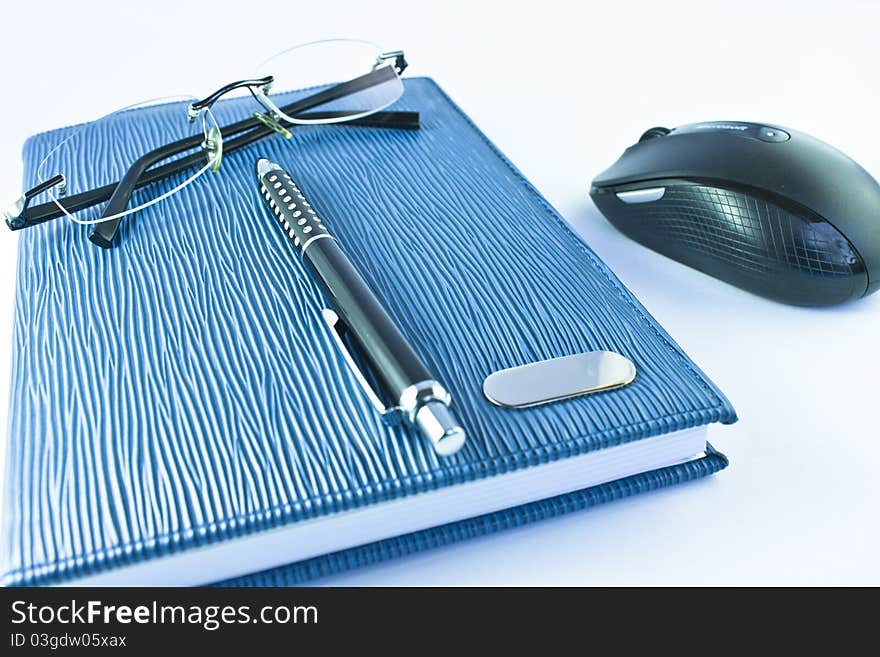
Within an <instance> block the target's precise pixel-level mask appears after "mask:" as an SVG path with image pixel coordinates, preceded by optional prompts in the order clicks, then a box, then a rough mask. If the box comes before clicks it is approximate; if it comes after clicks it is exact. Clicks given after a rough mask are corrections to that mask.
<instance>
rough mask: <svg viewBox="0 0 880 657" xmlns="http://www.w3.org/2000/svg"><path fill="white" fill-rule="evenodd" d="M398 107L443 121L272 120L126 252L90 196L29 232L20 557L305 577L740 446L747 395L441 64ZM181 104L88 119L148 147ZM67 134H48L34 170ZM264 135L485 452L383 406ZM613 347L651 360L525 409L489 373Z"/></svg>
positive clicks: (565, 504)
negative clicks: (340, 323)
mask: <svg viewBox="0 0 880 657" xmlns="http://www.w3.org/2000/svg"><path fill="white" fill-rule="evenodd" d="M296 95H297V94H296V93H292V94H289V96H290V98H291V99H292V98H294V97H295V96H296ZM242 102H247V101H246V100H245V101H238V100H234V101H229V102H226V103H221V105H220V106H219V107H218V109H217V112H216V113H217V116H218V120H219V122H220V124H221V125H223V124H225V123H228V122H230V121H231V120H233V119H237V118H241V117H242V116H245V115H246V114H247V111H246V109H245V106H244V105H242ZM395 109H406V110H416V111H418V112H420V113H421V120H422V127H421V129H420V130H418V131H396V130H388V129H376V128H360V127H340V126H309V127H299V128H296V130H294V131H293V132H294V134H293V137H292V138H291V139H290V140H285V139H283V138H282V137H281V136H275V137H272V138H268V139H266V140H263V141H262V142H260V143H257V144H255V145H252V146H250V147H248V148H246V149H244V150H242V151H239V152H236V153H234V154H231V155H229V156H228V157H226V158H225V159H224V162H223V166H222V170H221V172H220V173H217V174H205V175H204V176H202V177H201V178H200V179H199V180H198V181H196V182H195V183H193V184H192V185H190V186H189V187H187V188H186V189H184V190H183V191H182V192H181V193H179V194H177V195H175V196H173V197H172V198H170V199H168V200H166V201H163V202H161V203H159V204H157V205H155V206H152V207H150V208H148V209H146V210H144V211H142V212H140V213H138V214H137V215H136V216H135V217H134V218H130V219H126V220H125V221H124V222H123V224H122V228H121V231H120V238H121V239H120V243H119V245H118V246H117V247H115V248H114V249H111V250H102V249H99V248H97V247H95V246H94V245H92V244H91V243H90V242H89V241H88V239H87V238H86V234H87V227H83V226H77V225H74V224H72V223H71V222H69V221H66V220H64V219H59V220H56V221H52V222H49V223H47V224H45V225H43V226H40V227H37V228H32V229H28V230H26V231H24V232H23V233H22V235H21V239H20V243H19V256H18V275H17V294H16V308H15V326H14V344H13V368H12V382H11V399H10V411H9V437H8V441H9V442H8V451H7V455H8V456H7V461H8V467H7V469H6V479H5V494H4V502H5V504H4V509H3V519H2V522H3V531H2V534H0V550H2V552H0V558H2V566H0V572H2V573H3V582H5V583H6V584H7V585H28V584H54V583H88V584H98V583H109V584H161V583H167V584H208V583H218V582H222V583H225V584H228V585H232V584H241V585H256V584H295V583H300V582H306V581H310V580H312V579H314V578H316V577H319V576H321V575H324V574H327V573H333V572H338V571H340V570H343V569H348V568H353V567H356V566H362V565H365V564H369V563H373V562H377V561H381V560H384V559H389V558H393V557H400V556H403V555H406V554H409V553H412V552H416V551H420V550H424V549H427V548H430V547H433V546H436V545H443V544H448V543H451V542H455V541H458V540H461V539H465V538H469V537H472V536H477V535H481V534H487V533H490V532H494V531H498V530H500V529H504V528H507V527H512V526H518V525H522V524H524V523H528V522H532V521H534V520H538V519H542V518H547V517H551V516H555V515H559V514H562V513H567V512H569V511H574V510H578V509H583V508H586V507H590V506H593V505H596V504H601V503H604V502H608V501H611V500H614V499H617V498H621V497H625V496H628V495H632V494H635V493H640V492H644V491H649V490H654V489H657V488H661V487H663V486H667V485H670V484H673V483H678V482H682V481H686V480H690V479H695V478H698V477H702V476H705V475H708V474H711V473H714V472H716V471H718V470H720V469H722V468H724V467H725V466H726V465H727V461H726V459H725V458H724V456H722V455H721V454H719V453H717V452H715V451H714V450H713V449H712V448H711V447H710V446H709V445H708V444H707V443H706V433H705V428H706V427H707V426H708V425H710V424H713V423H730V422H733V421H734V420H735V414H734V411H733V409H732V407H731V406H730V404H729V402H728V401H727V400H726V399H725V398H724V396H723V395H722V394H721V392H720V391H719V390H718V389H717V388H716V387H715V386H714V385H713V384H712V382H711V381H709V379H708V378H707V377H706V376H705V375H704V374H703V373H702V372H701V371H700V370H699V369H698V368H697V367H696V365H694V363H693V362H691V360H690V359H689V358H688V357H687V355H686V354H685V353H684V352H683V351H682V350H681V349H680V348H679V347H678V346H677V345H676V344H675V342H674V341H673V340H672V339H671V338H670V336H669V335H667V333H666V332H665V331H664V330H663V329H662V328H661V327H660V326H659V325H658V324H657V323H656V322H655V321H654V319H653V318H652V317H651V316H650V315H649V314H648V313H647V312H646V311H645V309H644V308H643V307H642V306H641V305H640V304H639V302H638V301H637V300H636V299H635V298H634V297H633V296H632V295H631V294H630V293H629V291H627V289H626V288H625V287H624V286H623V285H622V284H621V283H620V282H619V281H618V280H617V279H616V278H615V276H614V274H613V273H612V272H611V271H610V270H609V269H608V268H607V267H606V266H605V265H604V264H603V263H602V262H601V261H600V260H599V259H598V258H597V257H596V255H595V254H594V253H593V252H592V251H591V250H590V249H589V248H588V247H587V246H586V245H585V244H584V243H583V242H582V241H581V240H580V239H579V238H578V237H577V236H576V235H575V234H574V233H573V232H572V230H571V229H570V228H569V227H568V226H567V225H566V223H565V222H564V221H563V220H562V219H561V218H560V217H559V215H558V214H557V213H556V212H555V211H554V210H553V208H552V207H550V205H549V204H548V203H547V202H546V201H545V200H544V199H543V198H542V197H541V195H540V194H539V193H538V192H537V191H536V190H535V189H534V188H533V187H532V186H531V185H530V184H529V182H528V181H527V180H525V179H524V178H523V176H522V175H521V174H520V173H519V172H518V171H517V170H516V168H514V167H513V166H512V165H511V164H510V163H509V162H508V161H507V160H506V159H505V157H504V156H503V155H502V154H501V153H500V152H499V151H498V150H497V149H496V148H495V147H494V146H493V145H492V144H491V143H490V142H489V141H488V140H487V139H486V137H485V136H484V135H483V134H482V133H481V132H480V131H479V130H478V129H477V128H476V127H475V126H474V125H473V123H472V122H471V121H470V120H469V119H468V117H467V116H466V115H465V114H464V113H462V111H461V110H460V109H459V108H458V107H457V106H456V105H455V104H454V103H453V102H452V101H451V100H450V99H449V98H448V97H447V96H446V95H445V94H444V92H443V91H442V90H441V89H440V88H439V87H438V86H437V85H436V84H435V83H434V82H433V81H432V80H430V79H425V78H416V79H408V80H406V92H405V94H404V96H403V98H402V99H401V100H400V101H399V103H398V105H397V106H396V107H395ZM180 116H181V108H180V107H178V106H159V107H152V108H148V109H140V110H133V111H131V112H130V115H129V119H128V120H127V121H125V122H121V123H120V122H117V124H116V127H115V128H113V129H112V130H114V131H119V133H118V134H112V133H111V132H110V130H111V129H109V128H108V129H104V130H101V129H93V128H91V127H90V126H86V128H85V129H86V130H92V132H93V133H94V134H92V135H91V139H92V140H93V142H92V143H93V144H94V145H95V149H96V152H103V153H108V154H109V155H112V154H113V153H116V154H118V156H119V157H118V158H117V159H118V160H119V161H120V162H125V161H127V160H128V159H130V155H131V154H130V153H127V151H125V149H126V146H125V145H126V144H129V145H130V144H131V143H137V144H138V146H139V148H140V150H142V151H145V150H147V149H149V148H151V147H154V146H158V145H160V144H161V143H163V142H164V141H165V140H166V137H167V126H168V125H169V124H170V122H171V121H179V120H180ZM66 130H67V129H66ZM63 134H65V130H61V131H55V132H52V133H47V134H41V135H37V136H35V137H33V138H31V139H30V140H29V141H28V142H27V144H26V146H25V149H24V161H25V177H26V180H25V183H26V184H31V183H34V182H35V178H36V168H37V165H38V164H39V161H40V158H41V156H42V154H44V153H45V152H46V151H47V150H48V149H49V148H51V146H52V145H54V144H55V143H57V141H58V140H59V138H60V137H61V136H62V135H63ZM109 155H108V159H111V160H112V158H110V157H109ZM261 156H265V157H268V158H270V159H272V160H274V161H277V162H278V163H280V164H282V165H283V166H284V167H285V168H286V169H287V170H288V171H290V173H291V174H292V175H293V176H294V178H295V179H296V180H297V182H298V183H299V184H300V186H301V188H302V189H303V190H304V191H305V193H306V195H307V196H308V197H309V198H310V200H311V201H312V203H313V205H314V206H316V207H317V208H318V209H319V211H320V213H321V214H322V215H323V217H324V219H325V220H326V221H327V223H328V225H330V226H331V229H332V230H333V231H334V233H335V234H336V235H337V237H338V239H339V241H340V243H341V244H342V245H343V247H344V249H345V250H346V252H347V253H348V255H349V257H350V258H351V259H352V261H353V262H354V264H355V265H356V266H357V267H358V269H359V270H360V272H361V273H362V275H363V276H364V278H365V279H366V280H367V282H368V283H369V284H370V286H371V287H372V288H373V289H374V290H375V291H376V292H377V294H378V296H379V297H380V298H381V299H382V300H383V302H384V303H385V305H386V307H387V309H388V311H389V312H390V314H391V315H392V316H393V317H394V319H395V320H396V321H397V322H398V324H399V326H400V327H401V330H402V331H403V332H404V333H405V334H406V335H407V337H408V338H409V339H410V340H411V342H412V344H413V345H414V347H415V348H416V350H417V351H418V352H419V353H420V355H422V356H423V358H424V360H425V361H426V363H427V364H428V366H429V367H430V368H432V369H433V370H434V371H435V372H436V373H437V374H438V378H440V380H442V381H443V382H444V383H445V384H446V386H447V387H448V388H449V389H450V391H451V393H452V395H453V398H454V407H455V410H456V413H457V414H458V416H459V418H460V420H461V422H462V423H463V424H464V426H465V427H466V428H467V430H468V434H469V439H468V441H467V443H466V445H465V446H464V448H463V449H462V450H461V451H460V452H458V453H457V454H455V455H453V456H451V457H446V458H444V457H438V456H437V455H436V454H435V453H434V452H433V450H432V448H431V446H430V445H429V444H428V443H427V441H424V440H423V439H422V438H421V437H420V436H419V435H417V434H416V433H414V432H413V431H411V430H410V429H408V428H407V427H406V426H403V425H388V424H387V423H385V422H384V421H383V420H382V418H381V417H379V416H378V415H377V413H376V411H375V410H374V408H373V406H372V405H371V404H370V401H369V399H367V398H366V396H365V395H364V393H363V391H362V390H361V388H360V386H359V384H358V381H357V380H356V378H355V377H354V375H353V374H352V372H351V371H350V369H349V368H348V366H347V364H346V362H345V360H344V358H343V357H342V356H341V354H340V353H339V352H338V351H337V347H336V344H335V343H334V340H333V336H332V335H330V333H329V330H328V328H327V325H326V324H325V323H324V321H323V319H322V317H321V309H322V308H323V307H324V306H325V302H324V300H323V298H322V295H321V292H320V289H319V288H318V287H317V286H316V285H315V283H314V282H313V281H312V280H311V279H310V278H309V277H308V276H307V275H306V274H305V273H304V271H303V269H302V265H301V263H300V262H299V260H298V259H297V258H296V257H294V253H293V251H292V249H291V247H290V245H289V244H288V243H287V240H286V238H285V237H284V236H283V235H282V234H281V232H280V230H279V229H278V227H277V226H276V224H275V222H274V220H273V218H272V217H271V215H269V213H268V212H267V210H266V208H265V206H264V202H263V200H262V199H261V197H260V195H259V193H258V192H257V182H256V178H255V175H254V162H255V160H256V159H257V158H258V157H261ZM71 164H73V163H71ZM81 173H82V178H81V179H80V182H81V184H83V185H89V186H97V185H99V184H105V183H107V182H110V181H111V180H112V179H113V178H112V176H116V175H118V171H115V170H114V171H110V170H101V169H96V168H91V169H90V168H87V167H85V168H84V169H83V170H82V171H81ZM173 184H175V181H174V180H171V181H166V182H163V183H160V185H167V186H168V187H169V189H170V187H171V186H172V185H173ZM71 191H72V192H75V191H78V190H71ZM388 228H393V230H388ZM378 233H383V234H390V235H391V236H392V237H391V238H390V239H389V238H386V239H383V240H380V241H377V240H374V239H371V238H372V237H373V236H375V235H376V234H378ZM592 350H609V351H615V352H618V353H620V354H623V355H624V356H626V357H627V358H629V359H630V360H631V361H633V362H634V363H635V365H636V367H637V370H638V375H637V377H636V380H635V381H634V382H633V383H631V384H629V385H627V386H626V387H623V388H620V389H618V390H614V391H610V392H605V393H601V394H596V395H590V396H582V397H577V398H573V399H569V400H566V401H562V402H557V403H552V404H546V405H543V406H537V407H533V408H527V409H520V410H510V409H504V408H500V407H497V406H494V405H492V404H490V403H489V402H488V401H487V400H486V399H485V397H484V396H483V394H482V391H481V386H482V382H483V380H484V379H485V377H486V376H487V375H488V374H490V373H492V372H493V371H496V370H498V369H502V368H506V367H513V366H516V365H522V364H525V363H530V362H535V361H540V360H543V359H548V358H553V357H558V356H565V355H569V354H576V353H580V352H584V351H592Z"/></svg>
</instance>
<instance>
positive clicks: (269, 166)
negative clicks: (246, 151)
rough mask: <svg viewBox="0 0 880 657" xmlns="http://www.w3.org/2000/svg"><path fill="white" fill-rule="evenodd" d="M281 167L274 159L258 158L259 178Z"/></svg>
mask: <svg viewBox="0 0 880 657" xmlns="http://www.w3.org/2000/svg"><path fill="white" fill-rule="evenodd" d="M280 168H281V167H280V166H279V165H278V164H276V163H275V162H273V161H272V160H267V159H266V158H265V157H261V158H260V159H259V160H257V178H262V177H263V176H265V175H266V174H267V173H269V172H270V171H277V170H278V169H280Z"/></svg>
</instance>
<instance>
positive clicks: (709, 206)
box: [590, 121, 880, 306]
mask: <svg viewBox="0 0 880 657" xmlns="http://www.w3.org/2000/svg"><path fill="white" fill-rule="evenodd" d="M590 195H591V196H592V198H593V201H594V202H595V203H596V206H597V207H598V208H599V210H600V211H601V212H602V214H604V215H605V217H606V218H607V219H608V220H609V221H610V222H611V223H612V224H613V225H614V226H616V227H617V228H618V229H619V230H620V231H621V232H623V233H624V234H625V235H628V236H629V237H631V238H632V239H634V240H636V241H637V242H640V243H642V244H644V245H645V246H647V247H649V248H651V249H653V250H655V251H658V252H659V253H662V254H664V255H667V256H669V257H671V258H674V259H675V260H678V261H679V262H682V263H684V264H686V265H690V266H691V267H694V268H695V269H699V270H700V271H703V272H705V273H707V274H710V275H712V276H715V277H716V278H719V279H721V280H723V281H727V282H728V283H732V284H733V285H737V286H739V287H741V288H744V289H746V290H749V291H751V292H754V293H756V294H760V295H762V296H765V297H769V298H771V299H776V300H778V301H783V302H786V303H792V304H798V305H806V306H826V305H832V304H836V303H840V302H843V301H847V300H849V299H857V298H859V297H863V296H866V295H868V294H871V293H872V292H876V291H877V290H878V289H880V185H878V184H877V181H876V180H874V179H873V178H872V177H871V176H870V175H869V174H868V173H867V172H866V171H865V170H864V169H862V168H861V167H860V166H859V165H858V164H856V163H855V162H854V161H853V160H851V159H850V158H849V157H847V156H846V155H844V154H843V153H841V152H840V151H838V150H837V149H835V148H833V147H831V146H829V145H828V144H825V143H823V142H821V141H819V140H818V139H814V138H813V137H810V136H809V135H806V134H804V133H801V132H797V131H795V130H789V129H788V128H782V127H779V126H775V125H769V124H760V123H743V122H740V121H713V122H708V123H694V124H691V125H686V126H682V127H680V128H675V129H673V130H668V129H666V128H652V129H651V130H648V131H647V132H645V133H644V134H643V135H642V138H641V139H640V140H639V142H638V143H637V144H634V145H633V146H630V147H629V148H627V149H626V151H625V152H624V153H623V155H622V156H621V157H620V159H619V160H617V162H615V163H614V164H613V165H612V166H611V167H610V168H609V169H607V170H606V171H604V172H603V173H601V174H599V176H597V177H596V179H595V180H593V184H592V188H591V190H590Z"/></svg>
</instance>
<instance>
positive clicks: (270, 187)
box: [257, 159, 465, 456]
mask: <svg viewBox="0 0 880 657" xmlns="http://www.w3.org/2000/svg"><path fill="white" fill-rule="evenodd" d="M257 177H258V178H259V180H260V192H261V193H262V194H263V196H264V197H265V198H266V200H267V201H268V202H269V207H270V208H271V209H272V211H273V212H274V213H275V217H276V218H277V219H278V222H279V224H280V225H281V228H282V230H284V232H285V234H286V235H287V237H288V238H289V239H290V240H291V241H292V242H293V246H294V247H295V248H296V249H297V250H298V251H299V253H300V254H302V257H303V262H304V264H305V265H306V267H308V268H309V269H311V272H312V274H313V275H314V278H315V280H317V281H318V283H319V284H320V285H321V287H322V288H323V290H324V293H325V294H326V295H327V297H328V298H329V300H330V303H331V304H332V306H333V309H334V310H335V311H336V314H337V315H338V316H339V318H340V319H341V320H342V323H343V325H344V326H345V328H346V330H347V331H348V333H349V334H350V335H351V336H352V339H353V341H354V342H355V343H356V344H357V346H358V348H359V351H360V352H361V353H362V354H363V355H364V357H365V358H366V360H367V362H368V363H369V364H370V366H371V368H372V370H373V371H374V372H375V373H376V377H377V378H378V380H379V383H380V385H381V386H382V388H383V389H384V391H385V394H386V395H387V396H388V397H389V398H390V399H391V400H392V406H395V407H397V408H399V409H400V410H401V411H403V414H404V416H405V418H406V419H407V421H408V422H409V423H410V424H412V425H413V426H416V427H418V429H419V431H420V432H421V433H422V434H424V436H425V437H427V438H428V440H429V441H430V442H431V444H432V445H433V446H434V450H435V451H436V452H437V453H438V454H440V455H441V456H448V455H449V454H454V453H455V452H456V451H457V450H458V449H460V448H461V446H462V445H463V444H464V441H465V431H464V429H463V428H462V427H461V425H460V424H459V423H458V421H457V420H456V419H455V417H454V415H453V414H452V413H451V411H450V409H449V404H450V401H451V399H450V395H449V393H448V392H447V391H446V389H445V388H444V387H443V386H442V385H440V384H439V383H438V382H437V381H436V380H434V378H433V377H432V376H431V373H430V372H429V371H428V368H427V367H426V366H425V364H424V363H423V362H422V359H421V358H419V357H418V355H417V354H416V352H415V350H414V349H413V348H412V347H411V346H410V344H409V342H408V341H407V339H406V337H404V335H403V333H401V332H400V329H398V328H397V325H396V324H395V323H394V321H393V320H392V319H391V317H390V316H389V315H388V312H387V311H386V310H385V308H384V307H383V306H382V303H381V302H380V301H379V299H377V298H376V295H375V294H373V291H372V290H371V289H370V287H369V286H368V285H367V283H366V281H364V279H363V278H361V275H360V274H359V273H358V272H357V270H356V269H355V268H354V266H353V265H352V264H351V262H350V261H349V259H348V258H347V257H346V256H345V254H344V253H343V252H342V249H340V248H339V245H338V244H337V243H336V240H335V239H334V238H333V236H332V235H331V234H330V231H329V230H328V229H327V227H326V226H325V225H324V222H323V221H322V220H321V218H320V217H318V215H317V213H316V212H315V210H314V208H312V206H311V205H310V204H309V202H308V201H307V200H306V198H305V196H303V193H302V191H301V190H300V189H299V187H297V185H296V183H295V182H294V181H293V180H292V179H291V177H290V176H289V175H288V174H287V173H286V172H285V171H284V170H282V169H281V168H280V167H278V165H276V164H275V163H273V162H270V161H268V160H266V159H261V160H259V161H258V162H257Z"/></svg>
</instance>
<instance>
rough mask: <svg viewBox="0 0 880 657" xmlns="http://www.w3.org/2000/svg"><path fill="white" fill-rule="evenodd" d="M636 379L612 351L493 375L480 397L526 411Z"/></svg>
mask: <svg viewBox="0 0 880 657" xmlns="http://www.w3.org/2000/svg"><path fill="white" fill-rule="evenodd" d="M635 378H636V366H635V365H633V363H632V361H631V360H629V359H628V358H625V357H624V356H621V355H620V354H617V353H614V352H613V351H589V352H586V353H582V354H575V355H574V356H563V357H562V358H553V359H550V360H542V361H539V362H537V363H529V364H528V365H521V366H519V367H511V368H509V369H506V370H499V371H497V372H493V373H492V374H490V375H489V376H487V377H486V380H485V381H484V382H483V394H484V395H485V396H486V399H488V400H489V401H490V402H492V403H493V404H495V405H496V406H502V407H504V408H528V407H529V406H537V405H539V404H547V403H550V402H555V401H561V400H563V399H569V398H571V397H577V396H579V395H586V394H589V393H593V392H602V391H605V390H613V389H614V388H620V387H621V386H625V385H627V384H628V383H631V382H632V381H633V380H634V379H635Z"/></svg>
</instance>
